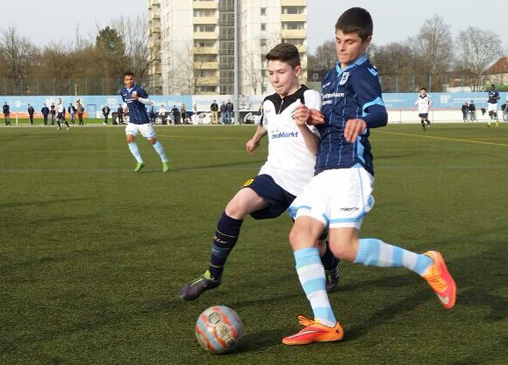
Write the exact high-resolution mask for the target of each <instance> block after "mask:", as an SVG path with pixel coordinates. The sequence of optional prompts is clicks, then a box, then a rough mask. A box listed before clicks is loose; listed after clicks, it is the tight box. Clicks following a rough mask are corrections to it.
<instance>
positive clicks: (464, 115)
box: [460, 101, 469, 123]
mask: <svg viewBox="0 0 508 365" xmlns="http://www.w3.org/2000/svg"><path fill="white" fill-rule="evenodd" d="M460 110H462V120H463V121H464V123H465V122H467V114H468V113H469V105H467V101H465V102H464V104H462V108H460Z"/></svg>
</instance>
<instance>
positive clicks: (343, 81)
mask: <svg viewBox="0 0 508 365" xmlns="http://www.w3.org/2000/svg"><path fill="white" fill-rule="evenodd" d="M348 79H349V72H344V73H343V74H342V78H341V79H340V81H339V85H344V84H345V83H346V82H347V80H348Z"/></svg>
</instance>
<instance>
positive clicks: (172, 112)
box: [171, 105, 180, 124]
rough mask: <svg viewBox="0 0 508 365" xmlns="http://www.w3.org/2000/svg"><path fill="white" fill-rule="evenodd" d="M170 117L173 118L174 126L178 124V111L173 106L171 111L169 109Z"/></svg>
mask: <svg viewBox="0 0 508 365" xmlns="http://www.w3.org/2000/svg"><path fill="white" fill-rule="evenodd" d="M171 115H172V116H173V120H174V122H175V124H180V109H178V107H177V106H176V105H173V109H171Z"/></svg>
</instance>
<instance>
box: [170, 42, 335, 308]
mask: <svg viewBox="0 0 508 365" xmlns="http://www.w3.org/2000/svg"><path fill="white" fill-rule="evenodd" d="M266 59H267V60H268V73H269V77H270V82H271V83H272V86H273V87H274V89H275V94H273V95H270V96H268V97H266V98H265V100H264V102H263V110H264V114H263V117H262V121H261V123H260V124H259V125H258V127H257V130H256V132H255V134H254V136H253V137H252V138H251V139H250V140H248V141H247V143H246V146H245V148H246V150H247V153H249V154H253V153H254V151H255V150H256V148H257V147H258V146H259V143H260V141H261V139H262V138H263V137H264V136H268V158H267V161H266V163H265V164H264V165H263V167H262V168H261V170H260V171H259V174H258V175H257V176H255V177H254V178H252V179H249V180H247V181H246V182H245V183H244V185H243V188H242V189H240V191H238V193H237V194H236V195H235V196H234V197H233V199H231V201H230V202H229V203H228V204H227V206H226V209H225V210H224V212H223V214H222V216H221V218H220V219H219V221H218V223H217V228H216V230H215V234H214V239H213V243H212V250H211V259H210V265H209V268H208V270H207V271H206V272H205V273H204V274H203V275H201V276H200V277H198V278H196V279H195V280H193V281H191V282H189V283H187V284H185V285H184V286H183V287H182V288H181V290H180V296H181V297H182V298H183V299H185V300H194V299H197V298H198V297H199V296H200V295H201V294H202V293H203V292H205V291H206V290H209V289H213V288H216V287H217V286H219V285H220V284H221V279H222V273H223V270H224V265H225V263H226V260H227V257H228V255H229V254H230V252H231V250H232V249H233V247H234V246H235V244H236V242H237V240H238V236H239V234H240V228H241V226H242V223H243V219H244V218H245V217H246V216H247V215H249V214H250V215H251V216H252V217H253V218H254V219H267V218H276V217H278V216H280V215H281V214H282V213H283V212H284V211H285V210H287V208H288V207H289V206H290V205H291V203H292V202H293V200H294V199H295V197H296V195H298V194H300V193H301V192H302V191H303V188H304V187H305V185H306V184H307V183H308V182H309V181H310V180H311V178H312V176H313V175H314V165H315V162H316V154H317V148H318V141H319V135H318V132H317V129H316V128H315V127H311V126H308V125H307V124H306V120H307V119H308V118H309V116H310V111H309V109H316V110H320V109H321V96H320V94H319V93H318V92H317V91H314V90H309V89H308V88H307V87H306V86H304V85H300V84H299V82H298V76H299V75H300V73H301V70H302V68H301V65H300V56H299V54H298V49H297V48H296V47H295V46H294V45H291V44H288V43H281V44H279V45H277V46H276V47H275V48H273V49H272V50H271V51H270V52H269V53H268V54H267V55H266ZM302 104H304V105H305V106H307V108H304V107H303V105H302ZM325 237H326V236H322V237H321V240H323V239H324V238H325ZM320 248H321V252H320V253H321V258H322V262H323V266H324V267H325V269H326V270H327V289H328V290H333V289H334V288H335V287H336V286H337V283H338V267H339V262H338V260H337V259H336V258H335V257H334V256H333V254H332V253H331V251H330V250H329V249H328V247H327V245H326V244H324V242H322V244H321V247H320ZM254 271H255V270H254Z"/></svg>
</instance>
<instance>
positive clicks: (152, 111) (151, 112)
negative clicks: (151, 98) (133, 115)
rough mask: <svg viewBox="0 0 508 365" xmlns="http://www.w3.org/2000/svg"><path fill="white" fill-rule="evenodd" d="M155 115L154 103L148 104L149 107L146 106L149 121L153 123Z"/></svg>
mask: <svg viewBox="0 0 508 365" xmlns="http://www.w3.org/2000/svg"><path fill="white" fill-rule="evenodd" d="M155 116H156V113H155V104H154V105H150V107H149V108H148V117H149V118H150V123H152V124H155Z"/></svg>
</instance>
